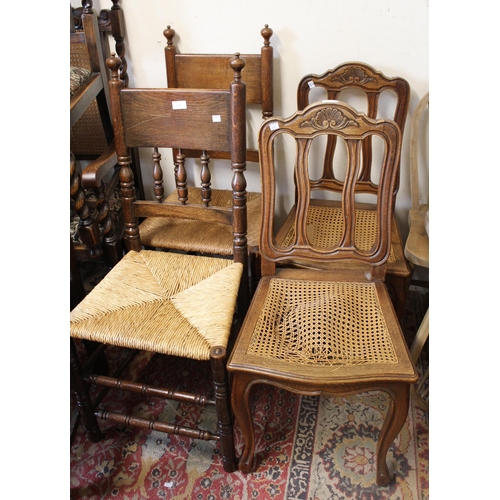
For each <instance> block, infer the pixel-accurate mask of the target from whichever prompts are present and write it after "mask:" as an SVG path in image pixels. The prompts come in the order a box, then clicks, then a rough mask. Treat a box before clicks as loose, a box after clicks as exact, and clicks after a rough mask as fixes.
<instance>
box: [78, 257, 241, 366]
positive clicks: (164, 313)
mask: <svg viewBox="0 0 500 500" xmlns="http://www.w3.org/2000/svg"><path fill="white" fill-rule="evenodd" d="M242 269H243V266H242V264H239V263H233V261H232V260H229V259H223V258H211V257H200V256H193V255H181V254H176V253H170V252H155V251H148V250H142V251H141V252H134V251H130V252H129V253H127V254H126V255H125V257H123V259H122V260H121V261H120V262H119V263H118V264H117V265H116V266H115V267H114V268H113V269H112V270H111V271H110V272H109V273H108V274H107V275H106V277H105V278H104V279H103V280H102V281H101V282H100V283H99V284H98V285H97V286H96V287H95V289H94V290H93V291H92V294H90V295H88V296H87V297H86V298H85V299H84V300H83V301H82V302H81V303H80V304H79V305H78V306H77V307H76V308H75V309H74V310H73V311H72V312H71V326H70V331H71V336H72V337H74V338H79V339H85V340H92V341H96V342H100V343H103V344H109V345H116V346H120V347H127V348H133V349H139V350H145V351H154V352H157V353H160V354H169V355H174V356H183V357H188V358H193V359H200V360H202V359H203V360H208V359H209V355H210V349H211V348H212V347H215V346H222V347H226V346H227V342H228V338H229V333H230V330H231V325H232V321H233V314H234V309H235V305H236V298H237V296H238V289H239V286H240V279H241V274H242Z"/></svg>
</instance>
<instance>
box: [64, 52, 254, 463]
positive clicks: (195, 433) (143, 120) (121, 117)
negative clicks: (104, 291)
mask: <svg viewBox="0 0 500 500" xmlns="http://www.w3.org/2000/svg"><path fill="white" fill-rule="evenodd" d="M230 63H231V67H232V68H233V71H234V74H233V78H234V79H233V81H232V82H231V83H228V89H226V90H194V89H189V90H182V89H165V88H163V89H130V88H125V83H124V82H123V80H121V79H120V78H119V68H120V65H121V61H120V58H118V57H116V56H112V57H110V58H109V59H108V61H107V64H108V67H109V68H110V70H111V74H112V77H111V80H110V82H109V88H110V96H111V105H112V117H113V124H114V128H115V143H116V151H117V156H118V163H119V165H120V186H121V194H122V202H123V211H124V219H125V246H126V249H127V251H128V252H129V253H134V252H141V250H142V245H141V241H140V235H139V229H138V219H139V218H140V217H148V216H169V217H170V216H174V217H175V216H180V217H182V218H185V217H188V218H196V217H203V218H204V220H206V221H207V222H213V221H217V222H224V223H226V224H230V225H232V226H233V237H234V238H233V241H234V251H233V254H234V255H233V261H234V262H235V263H239V264H241V266H242V269H243V273H242V279H241V283H240V287H239V288H240V293H239V295H238V313H239V314H242V315H244V312H245V310H246V309H245V308H246V307H247V301H248V293H247V289H248V281H247V280H246V275H247V269H248V257H247V248H246V191H245V187H246V181H245V176H244V171H245V167H246V162H245V150H246V124H245V110H246V103H245V90H246V89H245V83H244V82H243V81H242V79H241V70H242V68H243V67H244V65H245V61H244V60H243V59H241V58H240V57H239V54H237V55H236V56H234V57H233V58H232V59H231V62H230V61H229V59H228V61H227V64H228V66H229V64H230ZM178 102H185V103H187V105H186V109H187V110H189V113H183V110H181V111H179V112H175V111H172V110H175V109H176V108H175V105H173V103H178ZM214 113H220V117H221V120H220V122H219V123H217V124H215V123H212V120H210V116H212V117H213V116H214ZM134 147H148V148H152V149H153V158H154V163H155V173H156V174H158V176H159V177H161V175H160V172H161V166H160V157H159V154H158V148H183V147H187V148H190V147H194V148H196V147H201V148H202V149H203V148H209V147H215V149H219V150H222V151H229V152H230V153H231V167H232V170H233V179H232V190H233V206H232V207H231V208H230V209H220V208H217V207H214V208H212V207H206V206H204V205H198V206H196V205H183V204H182V203H180V202H172V203H160V204H159V203H157V202H156V201H147V200H137V199H136V194H135V186H134V175H133V171H132V169H131V168H130V165H131V162H132V156H131V148H134ZM158 176H157V179H158ZM161 189H162V186H161V182H158V184H157V194H159V193H160V191H161ZM150 253H158V254H160V253H161V254H164V252H150ZM181 257H184V256H181ZM185 257H189V258H191V257H190V256H185ZM124 260H125V258H124V259H122V261H121V262H120V263H118V264H117V266H116V268H118V267H119V266H121V265H122V263H123V262H124ZM214 260H215V259H214ZM189 262H191V260H190V261H189ZM116 268H115V269H116ZM115 269H113V271H114V270H115ZM163 272H164V273H165V278H164V279H165V280H168V274H169V270H168V269H164V270H163ZM105 279H106V278H105ZM92 293H93V292H91V294H92ZM193 306H194V305H193ZM200 307H203V305H201V304H200ZM226 307H227V306H226ZM236 324H238V323H237V322H236ZM164 327H165V329H167V327H168V325H164ZM124 334H125V336H126V334H127V332H124ZM72 335H73V334H72ZM78 335H80V334H78ZM78 335H76V334H75V335H73V336H76V337H77V338H83V339H84V338H86V337H81V336H78ZM120 335H121V334H120ZM115 342H116V341H115ZM124 342H125V341H124ZM115 345H118V346H122V347H126V345H127V343H126V342H125V343H121V340H120V341H118V342H117V343H116V344H115ZM105 347H106V346H105V345H103V346H102V349H101V350H96V352H95V353H93V355H92V357H93V359H94V358H97V357H98V356H99V355H100V354H101V353H102V350H104V349H105ZM149 350H151V349H149ZM226 351H227V346H223V345H220V346H219V345H218V346H214V347H212V349H211V350H210V353H209V357H208V358H207V359H209V360H210V365H211V369H212V378H213V384H214V394H215V397H204V396H200V395H196V394H192V393H187V392H183V391H172V390H171V389H168V388H161V387H145V386H144V385H142V384H139V383H135V382H128V381H123V380H121V379H120V378H119V377H120V374H121V372H122V371H123V367H120V368H119V369H118V371H117V372H118V373H117V375H115V376H112V377H108V376H102V375H99V374H87V375H84V368H83V367H82V365H81V364H80V362H79V360H78V356H77V352H76V349H75V346H74V343H73V342H72V353H71V367H72V377H73V384H74V389H75V393H76V395H77V401H78V405H79V408H80V412H81V415H82V421H83V422H84V424H85V427H86V429H87V431H88V433H89V438H90V439H91V440H94V441H97V440H99V439H100V438H101V436H102V434H101V432H100V430H99V426H98V423H97V419H98V418H99V419H107V420H111V421H115V422H119V423H127V424H131V425H135V426H138V427H140V428H144V429H156V430H159V431H161V432H167V433H175V434H179V435H183V436H186V437H191V438H197V439H204V440H220V443H221V455H222V460H223V466H224V469H225V470H226V471H227V472H231V471H233V470H235V468H236V460H235V451H234V438H233V428H232V413H231V408H230V401H229V388H228V379H227V371H226ZM155 352H156V351H155ZM158 352H163V351H158ZM133 354H134V353H132V355H133ZM93 359H92V360H90V361H93ZM194 359H199V358H194ZM128 362H129V360H127V363H128ZM89 383H92V384H96V385H98V386H102V387H103V392H101V394H100V395H98V396H97V398H96V400H95V401H91V400H90V396H89V392H88V384H89ZM110 388H122V389H125V390H129V391H132V392H138V393H142V394H145V395H150V396H152V397H162V398H165V399H173V400H177V401H189V402H192V403H197V404H202V405H207V404H208V405H214V406H215V407H216V413H217V419H218V423H217V430H216V431H215V432H210V431H207V430H200V429H194V428H186V427H180V426H177V425H173V424H168V423H165V422H158V421H150V420H146V419H142V418H139V417H134V416H130V415H123V414H119V413H113V412H107V411H105V410H102V409H99V408H98V407H97V405H98V404H99V403H100V401H101V400H102V397H103V395H104V394H105V393H106V392H107V391H108V390H109V389H110Z"/></svg>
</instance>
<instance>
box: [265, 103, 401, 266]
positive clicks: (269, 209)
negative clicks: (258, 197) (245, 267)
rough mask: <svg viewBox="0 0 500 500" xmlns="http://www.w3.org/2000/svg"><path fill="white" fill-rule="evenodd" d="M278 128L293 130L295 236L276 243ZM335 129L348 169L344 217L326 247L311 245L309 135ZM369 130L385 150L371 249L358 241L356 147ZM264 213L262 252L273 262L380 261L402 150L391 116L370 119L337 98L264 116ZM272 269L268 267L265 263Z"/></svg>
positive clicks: (384, 252)
mask: <svg viewBox="0 0 500 500" xmlns="http://www.w3.org/2000/svg"><path fill="white" fill-rule="evenodd" d="M280 134H288V135H290V136H292V137H293V138H294V140H295V142H296V158H295V180H296V186H297V204H296V205H297V209H296V218H295V223H294V224H295V231H294V233H295V240H294V241H293V242H292V243H290V244H287V245H283V244H280V245H278V244H277V239H276V237H275V234H276V230H275V227H274V218H273V214H274V208H275V207H274V204H275V199H276V185H275V174H274V163H273V142H274V140H275V139H276V137H278V136H279V135H280ZM325 134H326V135H335V136H337V137H340V138H342V139H343V140H344V141H345V142H346V145H347V148H346V149H347V170H346V174H345V179H344V181H343V183H342V204H341V210H342V218H343V220H344V222H345V223H344V227H343V230H342V236H341V237H340V239H339V241H338V242H337V243H336V244H334V245H333V246H332V247H329V248H320V247H317V246H312V245H311V243H310V240H309V238H308V236H307V231H308V228H307V217H305V216H304V214H307V213H308V211H309V207H310V205H311V189H310V185H309V153H310V148H311V143H312V141H313V140H314V139H315V138H316V137H318V136H320V135H325ZM372 135H376V136H379V137H381V138H382V139H383V142H384V145H385V153H384V156H383V159H382V161H381V167H380V169H381V173H380V182H379V185H378V189H377V209H376V221H377V229H376V237H375V243H374V244H373V246H372V248H371V249H368V250H362V249H360V248H358V247H357V246H356V241H355V224H356V216H355V214H356V210H355V204H356V203H355V202H356V193H357V184H358V183H359V182H360V179H359V172H360V156H361V155H360V152H361V149H362V146H363V141H364V140H366V139H367V138H369V137H370V136H372ZM259 148H260V152H261V172H262V173H261V175H262V192H263V213H262V233H261V242H260V243H261V248H260V249H261V253H262V258H263V259H265V260H268V261H271V262H274V263H276V262H279V261H282V260H290V259H293V260H305V261H313V262H314V261H316V262H321V261H323V260H325V259H328V260H331V261H358V262H361V263H365V264H368V265H370V266H380V265H382V264H384V263H385V262H386V261H387V258H388V256H389V251H390V241H391V238H390V232H391V218H392V190H393V189H394V184H395V178H396V173H397V164H398V161H399V157H400V152H401V134H400V130H399V127H398V126H397V125H396V124H395V123H394V122H393V121H392V120H377V121H375V120H372V119H370V118H368V117H367V116H366V115H364V114H363V113H357V112H356V110H354V108H352V107H351V106H349V105H347V104H345V103H340V102H327V101H325V102H320V103H315V104H312V105H310V106H308V107H307V108H306V109H305V110H303V111H298V112H297V113H295V114H294V115H293V116H292V117H290V118H288V119H286V120H283V119H278V118H276V119H270V120H267V121H266V122H265V123H264V124H263V125H262V127H261V130H260V135H259ZM269 269H272V268H269Z"/></svg>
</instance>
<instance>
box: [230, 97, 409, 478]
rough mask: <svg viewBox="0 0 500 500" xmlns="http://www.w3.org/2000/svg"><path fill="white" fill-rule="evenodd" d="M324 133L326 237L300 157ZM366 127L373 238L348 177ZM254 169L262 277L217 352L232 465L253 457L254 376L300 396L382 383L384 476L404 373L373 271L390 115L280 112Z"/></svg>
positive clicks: (387, 224)
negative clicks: (330, 218)
mask: <svg viewBox="0 0 500 500" xmlns="http://www.w3.org/2000/svg"><path fill="white" fill-rule="evenodd" d="M283 134H284V135H287V136H289V137H291V138H292V140H293V141H294V142H295V145H296V155H295V173H294V176H295V179H296V184H297V203H296V210H294V212H293V216H294V217H293V221H292V224H293V226H294V229H295V231H294V236H293V238H292V239H290V240H287V241H286V242H283V238H282V234H280V230H279V229H277V228H276V227H275V225H276V222H275V219H274V215H275V214H274V212H275V203H276V189H277V187H276V177H275V172H276V169H275V165H274V161H273V146H274V143H275V141H276V139H277V138H278V137H280V136H281V135H283ZM325 135H328V136H330V135H332V136H333V135H334V136H336V137H337V138H338V140H342V141H344V142H345V145H346V149H347V171H346V174H345V178H344V181H343V186H342V191H341V194H342V200H341V201H342V204H341V209H340V210H341V216H340V218H339V226H340V230H339V231H338V234H337V237H336V241H330V242H329V244H318V243H317V242H316V239H315V230H316V228H315V227H314V226H311V225H310V224H309V214H310V213H311V212H312V211H314V210H315V205H314V204H313V203H312V202H311V199H310V195H311V187H310V183H309V182H308V178H309V171H308V170H309V167H310V164H309V160H310V156H309V155H310V153H311V150H312V148H313V146H312V143H313V142H314V141H315V140H318V139H319V138H320V137H321V136H325ZM369 136H376V137H378V138H379V139H380V140H381V141H382V142H383V145H384V149H385V151H384V155H383V157H382V158H381V165H380V168H381V174H380V183H379V185H378V189H377V193H376V197H377V204H376V205H377V208H376V210H375V212H374V213H375V217H376V221H377V230H376V234H375V237H374V239H373V244H372V245H370V246H366V245H365V242H364V240H363V239H362V238H360V230H361V231H363V230H365V229H366V228H365V226H364V224H363V223H362V221H360V220H359V218H358V217H357V215H358V214H357V210H356V204H355V198H356V191H357V189H356V188H357V184H358V183H359V182H362V180H361V178H360V175H359V173H360V171H361V163H360V158H361V150H362V148H363V143H364V142H365V140H366V138H367V137H369ZM259 147H260V155H261V158H260V162H261V176H262V198H263V213H262V232H261V238H260V251H261V259H262V278H261V280H260V282H259V285H258V287H257V290H256V291H255V294H254V296H253V299H252V302H251V305H250V308H249V310H248V313H247V315H246V317H245V320H244V323H243V325H242V328H241V330H240V332H239V334H238V338H237V340H236V343H235V346H234V348H233V351H232V353H231V356H230V359H229V361H228V371H229V372H230V375H231V378H232V396H231V397H232V406H233V410H234V413H235V417H236V420H237V422H238V424H239V427H240V428H241V432H242V435H243V439H244V449H243V454H242V456H241V457H240V460H239V468H240V470H242V471H243V472H250V471H252V470H253V469H254V468H255V463H254V462H255V459H254V452H255V444H254V429H253V421H252V413H251V403H250V399H251V398H250V395H251V389H252V387H253V386H254V385H255V384H262V383H263V384H271V385H274V386H276V387H279V388H282V389H286V390H289V391H292V392H295V393H299V394H305V395H335V396H340V395H348V394H356V393H361V392H366V391H379V390H380V391H385V392H387V393H388V395H389V396H390V401H391V404H390V405H389V408H388V414H387V416H386V419H385V422H384V425H383V427H382V429H381V432H380V437H379V441H378V445H377V446H378V447H377V453H376V457H377V473H376V481H377V483H378V484H379V485H383V484H387V483H388V482H389V481H390V476H389V471H388V468H387V464H386V455H387V451H388V449H389V446H390V444H391V443H392V441H393V440H394V439H395V437H396V436H397V434H398V433H399V431H400V429H401V427H402V426H403V424H404V422H405V420H406V417H407V412H408V404H409V390H410V385H411V384H412V383H413V382H414V381H415V380H416V372H415V368H414V366H413V363H412V361H411V358H410V356H409V352H408V348H407V345H406V342H405V339H404V336H403V333H402V331H401V327H400V325H399V322H398V319H397V317H396V314H395V312H394V308H393V306H392V303H391V299H390V297H389V294H388V292H387V289H386V286H385V283H384V282H383V278H384V273H385V269H386V263H387V259H388V256H389V251H390V229H391V219H392V211H393V203H392V199H393V192H394V188H395V181H396V174H397V165H398V162H399V157H400V147H401V138H400V130H399V127H398V126H397V125H396V124H395V123H394V122H393V121H392V120H377V121H375V120H372V119H371V118H368V117H367V116H366V115H364V114H362V113H358V112H357V111H356V110H355V109H354V108H352V107H351V106H349V105H347V104H345V103H341V102H338V101H324V102H318V103H314V104H311V105H309V106H307V107H306V108H305V109H304V110H301V111H297V112H296V113H295V114H294V115H292V116H291V117H290V118H288V119H281V118H274V119H270V120H267V121H266V122H264V123H263V124H262V126H261V129H260V135H259ZM296 261H299V262H304V263H307V262H312V263H313V264H315V263H321V262H322V261H328V262H339V263H342V262H347V263H351V262H352V263H358V264H360V265H362V266H363V268H364V270H361V269H359V268H357V267H356V268H354V269H350V270H348V269H345V268H344V269H335V270H329V271H320V270H318V269H306V268H301V269H298V268H294V267H285V266H287V263H289V262H296Z"/></svg>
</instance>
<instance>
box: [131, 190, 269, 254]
mask: <svg viewBox="0 0 500 500" xmlns="http://www.w3.org/2000/svg"><path fill="white" fill-rule="evenodd" d="M232 196H233V194H232V191H227V190H214V191H212V203H211V204H212V205H217V206H221V207H230V206H231V204H232ZM189 200H190V202H192V203H202V202H201V190H200V189H199V188H189ZM166 201H177V193H176V192H175V193H172V194H171V195H170V196H169V197H168V198H167V200H166ZM260 213H261V208H260V193H252V192H250V193H247V242H248V246H249V247H252V246H256V245H258V244H259V234H260ZM139 231H140V235H141V242H142V244H143V245H146V246H150V247H154V248H171V249H174V250H183V251H186V252H191V251H197V252H202V253H207V254H213V255H232V254H233V228H232V226H230V225H228V224H213V223H207V222H204V221H197V220H188V219H173V218H165V217H148V218H147V219H146V220H145V221H144V222H143V223H142V224H141V225H140V227H139Z"/></svg>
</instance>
